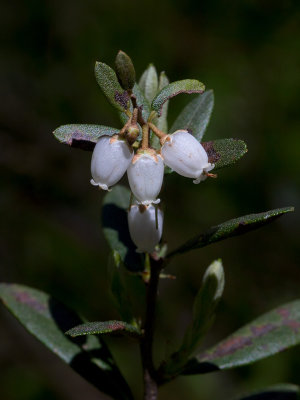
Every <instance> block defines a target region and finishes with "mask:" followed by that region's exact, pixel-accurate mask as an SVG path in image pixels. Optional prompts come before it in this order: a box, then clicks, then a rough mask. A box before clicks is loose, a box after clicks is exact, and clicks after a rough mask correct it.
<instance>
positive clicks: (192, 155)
mask: <svg viewBox="0 0 300 400" xmlns="http://www.w3.org/2000/svg"><path fill="white" fill-rule="evenodd" d="M161 153H162V156H163V158H164V162H165V164H166V165H167V166H168V167H170V168H172V169H173V170H174V171H176V172H177V173H178V174H180V175H182V176H185V177H187V178H195V180H194V181H193V182H194V183H199V182H201V181H203V180H204V179H206V175H205V173H206V172H208V171H210V170H211V169H213V168H214V164H211V163H209V162H208V156H207V154H206V151H205V150H204V148H203V147H202V145H201V144H200V143H199V142H198V140H197V139H196V138H195V137H194V136H193V135H191V134H190V133H188V131H185V130H180V131H176V132H175V133H173V134H172V135H168V136H167V139H166V141H165V143H164V144H163V146H162V148H161Z"/></svg>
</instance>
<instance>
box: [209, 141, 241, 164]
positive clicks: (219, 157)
mask: <svg viewBox="0 0 300 400" xmlns="http://www.w3.org/2000/svg"><path fill="white" fill-rule="evenodd" d="M202 146H203V147H204V149H205V151H206V153H207V155H208V161H209V162H211V163H213V164H215V168H214V170H213V171H216V170H218V169H220V168H224V167H227V166H229V165H231V164H234V163H235V162H236V161H238V160H239V159H240V158H242V157H243V155H245V154H246V153H247V145H246V143H245V142H243V140H240V139H219V140H213V141H210V142H204V143H202Z"/></svg>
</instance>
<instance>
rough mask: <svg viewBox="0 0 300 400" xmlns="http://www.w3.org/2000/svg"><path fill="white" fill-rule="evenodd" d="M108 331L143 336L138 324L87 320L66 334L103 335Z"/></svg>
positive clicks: (74, 335) (72, 335)
mask: <svg viewBox="0 0 300 400" xmlns="http://www.w3.org/2000/svg"><path fill="white" fill-rule="evenodd" d="M108 333H119V334H122V335H129V336H133V337H141V335H142V334H141V331H140V330H139V329H138V328H137V327H136V326H133V325H131V324H128V323H127V322H124V321H100V322H98V321H96V322H87V323H85V324H81V325H78V326H75V327H74V328H72V329H70V330H68V331H67V332H66V335H69V336H71V337H77V336H85V335H103V334H108Z"/></svg>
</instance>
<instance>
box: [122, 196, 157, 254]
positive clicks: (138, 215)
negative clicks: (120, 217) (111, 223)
mask: <svg viewBox="0 0 300 400" xmlns="http://www.w3.org/2000/svg"><path fill="white" fill-rule="evenodd" d="M128 225H129V232H130V236H131V239H132V241H133V242H134V244H135V245H136V247H137V252H139V253H153V251H154V249H155V246H156V245H157V244H158V243H159V241H160V239H161V235H162V230H163V212H162V211H161V210H159V209H156V208H155V207H154V206H153V205H152V204H150V205H148V206H145V205H133V206H131V208H130V210H129V211H128Z"/></svg>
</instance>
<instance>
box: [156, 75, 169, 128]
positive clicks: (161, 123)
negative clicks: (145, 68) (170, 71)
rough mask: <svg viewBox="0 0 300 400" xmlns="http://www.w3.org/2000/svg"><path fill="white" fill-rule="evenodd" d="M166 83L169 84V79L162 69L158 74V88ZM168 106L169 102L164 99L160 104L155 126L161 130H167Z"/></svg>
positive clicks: (161, 87)
mask: <svg viewBox="0 0 300 400" xmlns="http://www.w3.org/2000/svg"><path fill="white" fill-rule="evenodd" d="M167 85H169V79H168V77H167V75H166V74H165V72H164V71H162V72H161V73H160V76H159V83H158V90H162V89H163V88H165V87H166V86H167ZM168 106H169V102H168V101H166V102H165V103H164V105H163V106H162V110H161V115H160V117H159V118H158V119H157V123H156V126H157V127H158V129H160V130H161V131H163V132H168Z"/></svg>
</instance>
